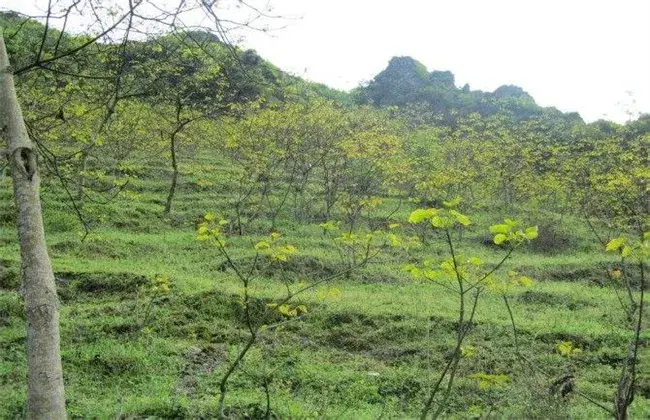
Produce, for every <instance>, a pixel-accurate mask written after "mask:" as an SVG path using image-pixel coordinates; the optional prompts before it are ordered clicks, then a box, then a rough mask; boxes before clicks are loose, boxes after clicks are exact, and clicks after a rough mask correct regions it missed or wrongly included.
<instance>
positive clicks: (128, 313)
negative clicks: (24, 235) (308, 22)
mask: <svg viewBox="0 0 650 420" xmlns="http://www.w3.org/2000/svg"><path fill="white" fill-rule="evenodd" d="M199 163H201V164H202V165H203V166H202V167H201V168H200V170H197V169H196V168H197V166H196V165H197V164H199ZM153 167H155V166H153ZM181 167H182V169H183V165H181ZM218 167H219V163H218V162H215V161H214V160H212V159H209V158H203V159H202V160H200V161H199V160H197V161H195V166H194V168H195V170H194V171H193V173H188V172H192V171H187V170H185V174H184V178H183V179H184V181H186V182H187V181H188V180H190V181H191V180H192V179H195V177H197V176H199V175H200V177H201V178H202V179H209V180H211V181H212V182H214V183H215V186H214V187H210V188H209V189H207V190H203V191H202V190H201V189H200V188H199V189H198V190H197V189H196V188H190V185H188V184H187V183H186V184H184V186H183V188H181V191H180V193H179V195H178V198H177V200H176V207H175V211H174V215H173V217H172V218H171V220H163V219H161V218H160V216H159V215H160V212H161V210H162V205H161V198H162V197H164V196H165V194H164V191H165V188H166V185H167V184H166V182H165V178H164V176H165V174H166V173H165V172H164V171H160V172H156V171H153V170H147V171H146V172H145V173H144V176H142V177H141V179H140V180H138V181H137V182H134V183H133V184H132V186H133V188H134V189H135V190H137V191H138V192H139V193H140V195H139V197H138V198H137V199H127V198H120V199H119V200H118V201H114V202H112V203H111V204H109V205H106V206H93V205H88V208H87V209H88V210H89V211H91V212H93V213H94V214H95V215H102V217H103V218H104V219H105V222H104V223H102V224H100V225H98V226H97V227H96V228H95V230H94V231H93V233H92V235H91V236H90V237H89V238H88V239H87V240H86V241H85V243H81V242H80V241H79V239H78V235H77V231H78V230H79V226H78V225H77V224H76V222H75V220H74V216H73V215H72V213H71V211H70V210H69V209H68V208H67V207H66V206H65V203H64V201H63V199H62V198H61V197H62V195H60V193H59V192H58V190H57V188H56V187H54V184H53V185H52V186H50V187H46V188H45V189H44V192H43V199H44V203H45V204H44V207H45V212H46V225H47V229H48V232H49V235H48V241H49V244H50V249H51V255H52V258H53V263H54V269H55V272H56V273H57V279H58V280H59V286H60V294H61V299H62V335H63V363H64V370H65V374H66V378H65V379H66V386H67V395H68V402H69V410H70V414H71V415H72V416H94V417H99V418H108V417H114V416H115V415H117V414H122V415H125V416H128V415H154V416H163V417H174V416H189V415H191V416H198V415H204V416H214V415H215V407H216V403H217V398H218V385H217V384H218V378H219V376H220V373H221V372H223V370H224V368H225V366H226V363H225V362H226V361H227V359H228V357H229V356H231V357H232V355H233V352H234V351H235V349H236V346H237V345H238V344H240V343H242V342H243V341H244V340H245V338H246V335H245V332H244V328H243V327H244V326H243V323H242V316H241V314H240V310H239V309H238V306H237V304H236V301H235V299H234V297H233V295H234V294H236V293H239V292H240V289H239V287H238V283H237V281H236V278H235V277H234V276H233V274H232V273H230V272H228V271H225V272H224V271H220V270H219V266H220V265H221V264H222V263H223V261H222V259H221V258H220V257H218V255H217V253H216V252H215V250H213V249H210V248H209V247H207V246H205V244H202V243H199V242H196V241H195V239H194V224H195V223H196V221H197V220H199V218H200V216H201V215H202V214H204V213H205V212H207V211H215V212H222V211H225V210H226V208H227V198H228V194H227V190H228V189H227V186H226V185H225V183H226V180H225V177H224V176H223V173H221V172H220V171H218V170H217V168H218ZM194 172H196V173H199V175H197V174H196V173H194ZM11 211H12V205H11V191H10V184H9V182H8V180H7V179H6V178H5V179H3V180H2V183H1V184H0V215H1V217H0V220H1V221H2V222H3V224H2V225H1V227H0V259H1V260H2V266H3V268H0V270H2V271H0V280H1V281H0V285H1V286H2V287H1V288H0V417H8V416H12V415H20V414H22V413H23V412H24V411H23V410H24V402H25V389H24V386H25V383H26V378H25V348H24V340H25V325H24V316H23V313H22V306H21V305H22V303H21V301H20V297H19V293H18V284H17V283H18V279H17V275H16V272H17V268H18V260H19V254H18V246H17V243H16V240H15V230H14V228H13V226H12V223H11V219H12V218H11ZM407 213H408V211H407V209H404V211H402V212H401V213H400V214H398V215H396V216H395V217H396V218H398V219H401V220H405V219H406V217H407ZM473 216H475V220H476V224H477V225H478V226H480V228H475V230H473V231H471V232H469V233H468V234H467V235H465V238H464V239H463V242H462V243H461V250H462V252H463V253H464V254H465V255H477V256H480V257H481V258H484V259H485V260H487V261H492V262H496V261H497V260H498V258H499V255H500V254H499V252H498V251H497V250H494V249H492V248H491V247H487V246H485V245H483V244H482V240H483V239H484V235H483V234H482V233H481V229H483V230H484V228H485V227H486V226H487V225H488V224H489V223H490V222H494V221H496V220H498V216H497V215H494V214H489V213H483V214H478V215H473ZM562 228H563V229H565V230H566V231H567V232H569V233H570V234H571V235H572V236H573V237H574V238H575V242H574V244H573V246H572V247H571V249H569V250H567V251H565V252H563V253H562V254H535V253H533V252H531V251H525V252H521V253H519V254H517V255H516V256H515V257H514V258H513V259H512V261H511V262H510V263H509V265H508V267H509V268H520V269H521V270H522V271H523V272H525V273H529V274H531V275H533V276H534V277H535V278H536V279H537V280H539V281H538V283H537V284H536V286H535V287H534V288H533V289H532V290H526V291H524V290H522V291H517V292H516V293H515V294H514V296H513V298H512V302H513V310H514V312H515V316H516V319H517V322H518V328H519V329H520V341H521V347H522V348H523V349H524V353H525V354H526V356H527V357H528V358H529V359H531V360H533V361H534V362H535V363H536V364H537V365H538V366H540V367H541V368H542V369H543V370H544V371H545V372H546V373H547V374H548V375H550V377H551V378H554V377H558V376H560V375H562V374H564V373H567V372H571V373H573V374H574V375H575V377H576V385H577V387H578V388H579V389H580V391H582V392H584V393H586V394H588V395H590V396H592V397H593V398H594V399H596V400H598V401H601V402H603V403H604V404H606V405H607V406H610V405H611V404H610V402H609V401H610V399H611V396H612V394H613V390H614V389H615V386H616V382H617V378H618V368H617V367H616V366H617V364H618V363H620V361H621V360H622V358H623V357H624V354H625V347H626V341H627V338H628V337H629V333H628V331H625V330H623V329H621V328H620V327H619V326H620V325H621V316H620V310H619V309H618V308H617V305H618V303H617V300H616V297H615V295H614V294H613V293H612V292H611V291H610V290H608V289H605V288H600V287H598V286H597V285H596V284H595V283H594V281H593V280H597V279H600V278H602V277H603V267H604V266H605V264H606V263H607V262H608V261H609V260H608V257H607V256H605V255H603V254H601V253H599V252H598V251H595V250H594V247H593V246H592V245H590V242H591V239H590V237H589V235H588V233H587V232H586V231H585V230H583V229H582V228H581V226H580V225H579V223H577V222H576V221H572V220H565V222H563V227H562ZM280 230H281V231H282V232H283V233H284V234H285V236H286V237H287V238H288V240H289V242H290V243H293V244H295V245H296V246H297V247H298V248H299V249H300V250H301V256H300V257H299V258H298V260H297V261H298V263H297V266H300V264H301V262H304V265H305V267H306V266H307V264H306V262H308V259H309V257H313V258H315V259H317V260H318V261H320V264H321V265H322V266H319V265H318V264H317V265H315V271H321V272H322V273H324V272H327V270H336V269H337V268H336V267H337V256H336V253H335V252H334V251H333V250H332V249H331V247H330V246H329V245H328V243H327V241H326V240H325V239H324V238H323V237H322V235H321V233H320V231H319V229H318V228H316V227H315V226H314V225H300V224H297V223H293V222H291V221H289V220H285V221H284V222H283V224H282V225H281V227H280ZM249 247H250V240H249V239H248V238H233V240H232V247H231V252H232V253H233V255H234V256H235V257H236V258H243V257H244V256H245V255H246V253H247V250H248V249H249ZM442 249H443V248H442V245H441V244H440V243H439V241H436V240H434V241H433V242H432V244H431V245H430V246H429V247H427V249H424V250H422V251H420V253H421V255H422V256H424V255H436V254H439V253H440V252H441V250H442ZM402 263H404V261H399V260H398V259H397V258H395V257H394V256H387V257H384V259H383V260H382V261H381V263H378V264H375V265H372V266H370V267H368V268H366V269H364V271H363V272H362V273H360V274H359V275H357V276H356V277H355V278H353V279H350V280H341V281H337V282H336V284H334V285H333V286H335V287H337V288H338V289H340V290H341V292H342V294H341V295H340V296H338V297H324V296H323V290H322V289H321V290H316V291H314V292H313V293H310V294H306V295H304V296H302V297H301V301H302V302H304V303H306V304H307V305H308V306H309V308H310V314H309V316H306V317H305V318H304V319H302V320H300V321H298V322H295V323H292V324H288V325H287V326H286V327H285V328H284V329H282V330H280V331H277V332H273V333H269V334H268V335H266V336H265V338H264V341H263V344H262V346H260V347H259V348H257V349H256V350H255V351H254V352H253V353H252V354H251V356H250V357H249V359H248V360H247V363H246V365H245V372H243V373H239V374H237V375H235V376H234V377H233V380H232V384H231V393H230V394H229V395H228V399H227V402H228V404H229V405H230V406H231V407H232V410H233V411H232V413H233V414H235V415H237V416H241V415H244V414H249V415H254V414H256V413H257V414H259V410H260V409H262V408H263V404H264V393H263V390H262V388H261V386H260V385H259V380H256V378H257V377H259V374H260V372H264V371H269V370H272V369H275V372H276V373H275V375H274V380H273V383H272V385H271V388H270V391H271V396H272V402H273V411H274V412H275V413H276V414H278V415H280V416H282V417H288V416H297V417H303V416H318V415H325V416H327V417H330V416H331V417H345V418H347V417H349V418H376V417H379V416H380V415H382V414H384V415H389V416H399V417H404V416H416V415H417V413H418V410H419V408H420V407H421V406H422V401H423V399H424V396H425V393H426V390H427V389H428V388H429V386H430V384H431V383H432V382H433V380H434V378H435V377H436V374H437V373H438V372H439V371H440V369H441V366H442V365H443V363H444V361H445V358H446V357H448V356H449V354H450V353H449V352H450V350H451V346H452V344H453V340H454V336H453V334H454V319H455V312H456V310H457V309H456V304H455V303H454V299H453V296H450V295H449V293H448V292H446V291H445V290H444V289H442V288H439V287H436V286H434V285H430V284H420V283H415V282H413V281H411V280H409V279H408V277H407V276H406V275H405V274H404V273H403V272H402V270H401V269H400V266H401V265H402ZM311 269H312V271H313V270H314V266H312V267H311ZM157 274H163V275H166V276H168V277H169V278H170V280H171V282H172V291H171V293H170V294H169V296H167V297H165V298H164V299H157V300H156V301H155V302H154V304H153V305H152V308H151V312H150V313H151V315H150V317H149V319H150V322H148V325H149V326H148V327H146V328H144V329H143V330H141V329H140V328H139V327H140V324H141V322H142V321H143V318H144V313H145V312H146V311H147V309H146V307H147V304H148V302H149V301H150V299H149V298H147V297H146V296H144V295H143V293H142V291H141V286H142V284H146V283H147V282H148V281H149V280H150V279H151V278H152V277H153V276H155V275H157ZM319 275H320V273H318V272H316V273H314V274H313V276H312V277H311V278H312V279H313V278H314V277H315V278H317V277H319ZM308 278H309V276H308ZM282 290H283V289H282V287H281V286H280V284H279V282H278V280H277V279H276V278H273V277H270V278H263V279H260V280H258V281H257V282H256V286H255V291H254V293H255V295H256V296H257V297H259V298H261V299H268V298H269V297H273V296H278V295H279V294H281V293H282ZM647 338H648V337H647V336H646V339H647ZM560 340H570V341H573V342H574V343H575V344H576V345H577V346H578V347H579V348H580V349H582V350H583V351H582V352H581V353H580V354H578V355H577V356H575V357H573V358H571V359H567V358H564V357H562V356H560V355H559V354H557V352H556V350H555V345H556V343H557V342H558V341H560ZM468 344H471V345H473V346H475V347H477V349H478V352H477V354H476V355H475V356H473V357H471V358H469V359H466V360H464V361H463V363H462V367H461V374H460V377H459V380H458V382H457V392H454V394H453V395H452V397H451V399H450V402H449V406H450V411H451V412H453V413H456V414H457V415H458V416H460V417H468V416H472V415H476V414H477V413H478V414H480V413H481V412H485V407H487V406H490V405H495V406H496V408H495V409H494V411H492V413H493V414H497V415H498V414H503V415H509V416H526V417H551V418H556V417H560V416H565V415H571V416H573V417H576V418H594V417H603V415H604V412H603V411H602V410H600V409H598V408H597V407H595V406H594V405H592V404H590V403H588V402H586V401H585V400H584V399H583V398H581V397H579V396H577V395H575V394H570V396H569V397H567V398H564V399H561V398H553V397H551V396H549V392H548V386H549V383H550V380H549V379H548V378H547V377H545V376H544V375H542V374H540V373H535V372H534V371H532V370H530V369H529V368H528V367H526V366H524V365H522V364H521V363H520V362H518V361H517V360H516V359H515V357H513V344H512V334H511V328H510V324H509V319H508V316H507V312H506V311H505V308H504V306H503V304H502V302H501V300H500V298H499V297H498V296H496V295H486V296H485V297H484V298H483V299H482V300H481V302H480V305H479V308H478V315H477V319H476V325H475V328H474V329H473V331H472V333H471V335H470V337H469V339H468ZM643 358H644V360H645V361H644V364H643V366H644V367H647V366H648V365H649V364H648V362H650V360H649V355H648V352H647V350H644V352H643ZM646 370H647V369H646ZM479 372H488V373H495V374H507V375H509V382H508V384H507V385H505V386H503V387H497V388H493V389H488V390H482V389H481V388H480V387H479V386H478V384H477V381H476V380H473V379H470V378H468V376H469V375H471V374H473V373H479ZM648 398H650V383H649V381H648V377H647V375H646V376H645V377H644V378H643V381H642V383H641V389H640V395H639V396H638V397H637V399H636V400H635V403H634V406H633V414H634V415H635V417H643V416H647V415H649V414H650V400H649V399H648Z"/></svg>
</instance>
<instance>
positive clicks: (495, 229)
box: [490, 224, 512, 233]
mask: <svg viewBox="0 0 650 420" xmlns="http://www.w3.org/2000/svg"><path fill="white" fill-rule="evenodd" d="M511 230H512V228H511V227H510V226H508V225H505V224H500V225H492V226H490V233H508V232H510V231H511Z"/></svg>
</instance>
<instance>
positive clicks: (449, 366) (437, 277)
mask: <svg viewBox="0 0 650 420" xmlns="http://www.w3.org/2000/svg"><path fill="white" fill-rule="evenodd" d="M443 204H444V208H440V209H437V208H428V209H417V210H415V211H413V212H412V213H411V215H410V217H409V222H410V223H412V224H426V225H428V226H429V227H430V228H432V229H434V230H437V231H440V232H442V234H443V237H444V240H445V242H446V245H447V250H448V253H449V255H448V257H447V258H444V259H442V260H441V261H434V260H432V259H427V260H425V261H423V262H422V263H421V264H418V265H416V264H409V265H407V266H406V267H405V269H406V271H408V272H409V273H410V274H411V275H412V276H413V277H414V278H416V279H419V280H425V281H429V282H432V283H434V284H437V285H439V286H441V287H443V288H445V289H446V290H448V291H449V292H451V293H452V294H454V295H456V296H457V298H458V300H457V302H458V318H457V330H456V343H455V346H454V350H453V352H452V356H451V358H450V359H449V361H447V363H446V364H445V366H444V367H443V370H442V372H441V374H440V375H439V376H438V379H437V380H436V381H435V382H434V384H433V386H432V388H431V390H430V391H429V395H428V397H427V399H426V402H425V405H424V407H423V409H422V412H421V414H420V418H421V419H426V418H427V417H428V416H429V413H430V411H431V409H432V408H433V405H434V401H435V398H436V397H437V396H439V395H440V394H441V393H442V396H441V397H440V398H439V401H438V403H437V408H436V411H435V412H434V414H433V417H434V418H437V417H439V416H440V415H441V414H442V412H443V411H444V409H445V406H446V402H447V400H448V399H449V396H450V394H451V391H452V388H453V385H454V381H455V379H456V376H457V374H458V367H459V363H460V361H461V359H462V358H463V351H462V349H463V344H464V343H465V339H466V338H467V336H468V334H469V332H470V330H471V325H472V323H473V321H474V319H475V316H476V309H477V305H478V301H479V298H480V297H481V295H482V293H483V292H484V291H485V290H486V288H488V287H494V284H495V283H496V280H495V277H496V276H495V273H496V272H497V270H499V269H500V268H501V267H502V266H503V265H504V263H505V262H506V261H507V260H508V259H509V258H510V256H511V255H512V253H513V251H514V250H515V249H516V248H518V247H519V246H520V245H523V244H525V243H526V242H528V241H530V240H533V239H535V238H536V237H537V227H536V226H532V227H528V228H525V229H524V228H521V227H520V224H519V223H518V222H516V221H514V220H510V219H505V221H504V222H503V223H501V224H496V225H493V226H491V227H490V232H491V233H492V234H493V235H494V238H493V241H494V243H495V244H496V245H501V246H504V247H506V249H507V251H506V253H505V254H504V256H503V257H502V258H501V260H500V261H499V262H498V263H497V264H496V265H495V266H493V267H492V268H486V267H484V265H485V264H484V262H483V261H482V260H481V259H480V258H478V257H464V256H462V255H460V254H459V253H458V249H457V244H455V243H454V239H453V236H454V235H453V233H454V232H455V231H456V230H457V229H458V227H467V226H469V225H471V223H472V222H471V220H470V219H469V217H467V216H466V215H464V214H462V213H461V212H459V211H458V210H456V207H457V206H458V204H459V200H454V201H452V202H444V203H443ZM523 278H525V277H521V278H519V279H517V280H516V281H518V282H522V281H524V282H525V281H527V280H521V279H523ZM526 279H527V278H526ZM445 379H446V384H444V382H445Z"/></svg>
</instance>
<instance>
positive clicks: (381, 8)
mask: <svg viewBox="0 0 650 420" xmlns="http://www.w3.org/2000/svg"><path fill="white" fill-rule="evenodd" d="M33 1H35V0H4V1H3V3H4V7H5V8H10V9H11V8H13V9H14V10H19V11H21V10H22V9H25V8H27V7H28V4H29V3H31V2H33ZM251 1H253V2H255V1H256V0H251ZM267 1H268V0H259V1H257V3H260V2H262V3H264V4H266V3H267ZM268 2H269V4H270V5H271V6H272V8H273V10H272V12H271V14H273V15H280V16H283V17H284V19H267V20H266V21H265V22H264V24H265V25H267V26H269V27H271V28H272V29H273V30H271V31H269V32H266V33H262V32H258V31H247V32H241V33H239V35H240V36H241V37H242V44H243V46H244V47H247V48H252V49H255V50H257V51H258V53H259V54H260V55H261V56H262V57H264V58H265V59H267V60H269V61H270V62H272V63H273V64H275V65H276V66H278V67H280V68H281V69H283V70H286V71H289V72H291V73H293V74H296V75H298V76H301V77H304V78H307V79H309V80H312V81H316V82H321V83H324V84H326V85H329V86H331V87H334V88H337V89H343V90H349V89H352V88H354V87H356V86H358V85H359V84H360V83H363V82H365V81H368V80H371V79H372V78H373V77H374V76H375V75H376V74H377V73H379V72H380V71H381V70H383V69H384V68H385V67H386V65H387V64H388V61H389V60H390V58H391V57H393V56H403V55H408V56H411V57H413V58H415V59H416V60H418V61H420V62H422V63H423V64H424V65H425V66H427V68H428V69H429V70H430V71H432V70H450V71H451V72H452V73H454V75H455V77H456V84H457V85H458V86H462V85H464V84H465V83H468V84H469V85H470V87H471V88H472V89H480V90H485V91H493V90H494V89H496V88H497V87H499V86H500V85H505V84H514V85H517V86H520V87H522V88H523V89H524V90H526V91H527V92H528V93H530V94H531V95H532V96H533V97H534V98H535V100H536V101H537V103H538V104H540V105H542V106H555V107H557V108H559V109H560V110H562V111H566V112H569V111H571V112H572V111H577V112H579V113H580V114H581V115H582V117H583V118H584V119H585V120H587V121H594V120H597V119H600V118H605V119H610V120H615V121H619V122H623V121H625V120H626V119H628V112H633V113H635V114H636V113H639V112H645V113H650V23H649V22H650V0H607V1H605V0H590V1H588V0H562V1H559V0H543V1H539V0H527V1H523V0H445V1H443V0H400V1H390V0H270V1H268ZM7 3H8V4H7ZM225 13H228V12H225Z"/></svg>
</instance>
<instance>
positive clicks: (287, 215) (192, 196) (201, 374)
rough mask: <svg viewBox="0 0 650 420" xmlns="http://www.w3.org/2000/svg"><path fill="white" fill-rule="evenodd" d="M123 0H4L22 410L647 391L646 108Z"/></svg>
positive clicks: (0, 302) (577, 402)
mask: <svg viewBox="0 0 650 420" xmlns="http://www.w3.org/2000/svg"><path fill="white" fill-rule="evenodd" d="M55 3H56V2H55ZM64 3H65V2H64ZM101 3H102V2H97V1H95V0H84V1H82V2H79V1H76V2H71V5H70V6H69V7H70V8H69V9H65V8H62V10H63V12H61V13H63V15H56V16H57V17H56V18H57V19H63V17H61V16H67V14H65V13H64V12H65V10H67V13H71V10H73V8H74V7H82V8H83V7H88V9H82V10H85V12H84V13H90V11H91V10H92V11H94V13H95V14H94V18H95V19H96V21H95V22H96V23H97V22H101V24H97V26H96V27H94V29H93V30H88V31H87V32H86V33H72V32H69V31H66V30H65V28H64V30H58V29H55V28H53V27H52V26H51V25H50V24H49V23H50V20H51V19H52V20H54V19H55V13H54V12H52V10H48V14H47V16H45V17H38V18H37V17H29V16H25V15H23V14H21V13H18V12H3V13H0V28H1V29H2V34H0V35H2V39H3V40H4V41H3V42H0V66H1V67H2V79H1V83H0V122H2V132H3V147H6V152H5V153H4V155H6V160H5V158H3V161H2V163H1V164H0V165H2V166H0V197H1V200H0V417H3V418H22V417H28V418H57V419H58V418H67V417H71V418H73V417H94V418H110V417H114V418H115V417H117V418H140V417H147V418H149V417H152V418H187V417H189V418H197V417H200V418H215V417H216V418H330V417H333V418H382V417H391V418H414V417H419V418H440V417H443V418H448V417H449V418H503V417H507V418H540V419H542V418H612V417H613V418H616V419H626V418H646V417H647V416H648V415H650V367H649V366H650V351H649V350H648V342H649V340H650V333H649V332H648V330H647V324H648V320H649V318H648V315H647V310H646V308H645V300H644V299H645V293H646V292H647V290H648V282H647V276H648V264H649V263H650V261H649V259H650V218H649V213H650V186H649V185H648V180H649V179H650V165H649V162H648V158H649V156H648V152H649V146H650V115H648V114H645V115H635V116H634V118H631V119H630V120H629V121H628V122H626V123H624V124H618V123H615V122H612V121H606V120H599V121H596V122H591V123H587V122H585V121H584V120H583V119H582V118H581V117H580V115H578V114H577V113H563V112H561V111H559V110H558V109H556V108H547V107H541V106H539V105H537V103H536V102H535V100H534V99H533V97H532V96H530V95H529V94H528V93H527V92H526V91H524V89H522V88H520V87H518V86H512V85H504V86H501V87H499V88H498V89H496V90H495V91H493V92H484V91H480V90H472V89H471V88H470V86H469V85H465V86H463V87H458V86H456V82H455V78H454V74H453V73H451V72H450V71H440V70H434V71H430V70H429V69H427V68H426V67H425V66H424V65H423V64H421V63H420V62H418V61H417V60H415V59H414V58H411V57H394V58H392V59H391V60H390V62H389V63H387V67H386V68H385V70H383V71H382V72H380V73H379V74H377V75H376V76H375V77H374V78H373V79H372V80H371V81H370V82H368V83H365V84H363V85H361V86H359V87H357V88H355V89H353V90H351V91H349V92H344V91H339V90H336V89H332V88H329V87H327V86H325V85H323V84H318V83H314V82H311V81H307V80H304V79H302V78H300V77H297V76H293V75H291V74H289V73H287V72H284V71H283V70H281V69H280V68H278V67H277V66H275V65H273V64H272V63H270V62H268V61H266V60H265V59H264V58H263V57H261V56H260V55H259V54H258V53H256V52H255V51H253V50H249V49H245V48H241V47H238V46H235V45H234V44H233V43H231V42H230V41H229V40H228V38H227V37H226V36H224V32H222V31H220V30H219V28H220V26H219V23H220V22H223V21H225V19H222V20H220V18H217V15H215V13H216V12H215V10H217V8H218V5H216V4H212V5H206V4H203V6H201V7H204V8H205V9H206V10H205V11H204V12H205V13H206V14H207V15H208V17H210V16H211V17H212V18H213V19H214V22H215V23H217V26H216V28H217V30H210V29H208V28H205V27H190V26H182V25H179V24H177V21H176V20H175V16H177V15H180V12H181V9H182V8H183V7H190V4H191V3H192V2H181V6H178V9H174V8H172V9H170V10H165V11H162V10H160V11H157V12H156V13H154V14H152V15H144V14H140V13H139V12H137V11H136V9H137V7H138V5H139V4H140V3H141V2H130V3H129V4H131V7H130V8H127V9H125V11H124V14H123V15H122V14H120V13H119V11H111V10H108V9H107V10H108V11H106V10H103V9H102V7H100V4H101ZM80 4H82V6H79V5H80ZM134 5H135V6H134ZM94 6H96V7H97V10H99V11H97V10H96V9H94V8H93V7H94ZM201 10H203V9H201ZM50 12H52V14H50ZM102 13H107V15H106V16H104V15H103V14H102ZM100 17H104V18H105V19H107V20H106V21H103V20H101V19H100ZM65 19H67V17H65ZM89 19H90V18H89ZM66 21H67V20H66ZM111 22H113V23H111ZM136 22H140V23H136ZM148 22H155V23H156V24H157V25H159V26H162V27H163V30H157V31H153V30H152V31H151V32H146V30H145V27H144V25H145V23H148ZM16 238H18V240H17V239H16Z"/></svg>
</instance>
